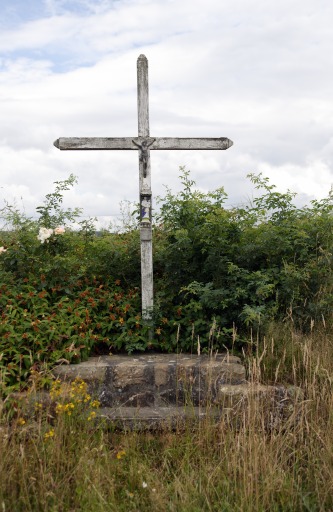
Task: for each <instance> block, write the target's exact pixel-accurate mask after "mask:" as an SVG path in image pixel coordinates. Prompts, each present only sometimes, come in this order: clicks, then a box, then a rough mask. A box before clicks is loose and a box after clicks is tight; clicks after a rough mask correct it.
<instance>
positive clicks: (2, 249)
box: [0, 246, 7, 254]
mask: <svg viewBox="0 0 333 512" xmlns="http://www.w3.org/2000/svg"><path fill="white" fill-rule="evenodd" d="M6 251H7V249H5V248H4V247H3V246H2V247H0V254H1V253H2V252H6Z"/></svg>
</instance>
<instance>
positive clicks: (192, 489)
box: [0, 325, 333, 512]
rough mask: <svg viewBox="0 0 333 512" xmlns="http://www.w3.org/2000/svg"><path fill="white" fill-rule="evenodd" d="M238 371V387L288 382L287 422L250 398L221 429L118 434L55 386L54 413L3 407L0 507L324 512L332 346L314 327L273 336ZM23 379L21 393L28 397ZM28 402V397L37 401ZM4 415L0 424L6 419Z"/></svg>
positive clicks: (332, 404) (82, 400)
mask: <svg viewBox="0 0 333 512" xmlns="http://www.w3.org/2000/svg"><path fill="white" fill-rule="evenodd" d="M277 327H279V328H278V329H277V330H276V331H275V332H271V336H270V338H267V340H266V341H264V340H262V341H261V342H260V341H259V340H258V341H257V349H256V351H255V352H254V353H253V354H252V355H251V354H248V356H247V358H246V360H247V363H248V369H249V380H250V381H251V380H252V381H254V382H255V381H256V380H257V378H259V377H260V380H261V381H265V380H269V381H271V380H273V382H274V381H276V382H281V381H282V380H284V379H285V377H286V376H288V380H289V381H290V382H291V383H292V384H294V385H296V386H300V387H301V389H302V390H303V393H304V398H303V399H301V401H300V402H298V403H297V404H294V408H292V409H291V411H289V413H288V418H286V419H284V420H282V421H278V422H276V421H274V418H279V410H277V409H275V408H274V406H273V407H272V406H268V410H267V407H266V409H265V408H264V407H262V403H261V402H259V401H258V400H257V399H255V398H253V400H250V401H249V403H248V404H247V405H246V407H245V408H244V410H243V412H241V413H240V414H239V415H238V416H237V418H238V419H237V421H235V422H233V421H232V422H231V423H230V417H228V416H223V417H222V419H221V420H220V421H218V422H212V421H211V420H207V421H204V422H203V423H201V424H200V426H199V428H196V429H194V430H193V429H192V427H191V426H190V425H188V426H186V427H185V429H178V430H177V429H176V431H175V432H168V431H165V432H154V433H139V432H138V433H135V432H127V433H120V432H115V431H113V430H112V425H110V424H103V423H100V422H99V423H95V419H94V416H95V411H96V407H97V405H98V404H96V403H94V401H93V400H92V398H91V397H90V396H89V395H88V396H87V392H86V388H85V386H84V383H82V382H80V381H74V382H73V383H72V384H71V386H69V385H68V386H67V388H66V386H65V384H60V383H59V382H57V381H55V382H54V384H53V385H52V388H51V395H52V397H53V399H55V400H56V404H57V405H56V407H53V408H52V407H51V408H50V407H49V408H48V407H45V406H44V407H43V406H42V404H40V403H39V401H38V400H37V402H36V403H35V407H34V409H35V412H34V414H33V411H32V412H31V410H30V412H29V413H28V411H27V409H26V408H25V406H24V402H23V403H21V404H20V402H19V399H18V398H17V400H16V402H15V401H14V402H13V400H12V401H11V407H10V409H9V412H8V413H6V412H4V411H5V410H7V409H6V405H7V401H6V402H5V404H4V411H3V413H2V422H1V424H0V453H1V457H0V482H1V484H0V504H1V506H2V510H4V511H5V512H6V511H11V510H15V511H17V512H21V511H22V512H26V511H31V512H35V511H36V512H37V511H41V510H43V512H55V511H71V510H72V511H74V510H75V512H91V511H94V512H98V511H101V512H102V511H103V512H113V511H116V510H117V511H118V510H119V511H124V512H130V511H133V512H134V511H137V510H140V511H142V512H145V511H147V512H153V511H161V510H163V511H164V510H165V511H179V512H183V511H188V512H193V511H199V510H204V511H216V512H220V511H230V512H231V511H232V512H233V511H235V510H239V511H242V512H243V511H246V512H248V511H253V512H266V511H267V512H268V511H269V512H271V511H276V512H280V511H283V512H285V511H290V512H306V511H310V510H311V511H313V512H326V511H329V510H333V380H332V375H333V357H332V356H333V343H332V334H328V333H327V332H326V331H325V329H324V328H323V325H322V326H314V328H313V330H312V332H311V333H309V334H308V335H306V336H300V335H299V333H296V332H293V331H290V330H289V334H288V332H287V330H284V332H281V329H280V326H277ZM41 378H42V376H41V375H40V374H37V373H36V374H34V380H33V383H32V388H31V393H32V395H33V396H34V392H35V391H34V390H36V389H37V390H38V382H39V380H40V379H41ZM37 397H38V395H37ZM7 414H8V419H7Z"/></svg>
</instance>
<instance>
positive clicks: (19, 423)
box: [17, 418, 26, 426]
mask: <svg viewBox="0 0 333 512" xmlns="http://www.w3.org/2000/svg"><path fill="white" fill-rule="evenodd" d="M25 423H26V422H25V419H24V418H18V420H17V424H18V425H20V426H23V425H25Z"/></svg>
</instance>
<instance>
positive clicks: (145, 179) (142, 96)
mask: <svg viewBox="0 0 333 512" xmlns="http://www.w3.org/2000/svg"><path fill="white" fill-rule="evenodd" d="M137 65H138V69H137V73H138V75H137V76H138V136H139V140H140V145H139V185H140V198H139V199H140V242H141V290H142V315H143V319H144V320H146V321H151V320H152V312H153V246H152V193H151V174H150V150H149V145H150V144H151V142H150V141H149V89H148V60H147V58H146V57H145V56H144V55H140V57H139V58H138V64H137Z"/></svg>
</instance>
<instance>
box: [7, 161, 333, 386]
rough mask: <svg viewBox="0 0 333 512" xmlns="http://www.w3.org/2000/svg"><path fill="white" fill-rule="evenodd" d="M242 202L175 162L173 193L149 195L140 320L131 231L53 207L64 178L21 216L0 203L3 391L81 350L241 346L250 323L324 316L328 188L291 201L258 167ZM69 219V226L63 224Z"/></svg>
mask: <svg viewBox="0 0 333 512" xmlns="http://www.w3.org/2000/svg"><path fill="white" fill-rule="evenodd" d="M249 178H250V179H251V181H252V182H253V184H254V186H255V187H256V188H257V189H258V190H259V191H260V195H259V197H257V198H256V199H254V200H253V202H252V204H250V205H247V206H246V207H234V208H228V207H226V205H225V202H226V199H227V194H226V192H225V191H224V189H223V188H220V189H217V190H215V191H213V192H209V193H203V192H199V191H197V190H196V189H195V183H194V182H193V180H192V179H191V178H190V173H189V171H187V170H186V169H185V168H181V176H180V179H181V183H182V190H181V191H180V192H179V193H177V194H173V193H172V191H171V190H170V189H166V194H165V197H162V198H159V204H160V209H159V213H158V214H157V216H156V223H155V226H154V233H153V236H154V240H153V243H154V245H153V247H154V286H155V311H154V327H153V336H152V329H151V327H149V326H147V325H145V324H144V323H143V321H142V319H141V312H140V309H141V306H140V246H139V230H138V228H137V227H135V226H134V227H133V224H132V223H130V224H129V225H128V227H127V229H126V230H123V231H122V232H112V230H105V231H103V232H98V233H96V231H95V229H94V224H93V220H92V219H91V220H89V221H83V222H79V218H80V214H81V211H80V210H79V209H74V210H72V209H64V208H63V195H64V192H65V191H66V190H68V189H69V188H70V187H72V186H73V185H74V184H75V182H76V178H75V177H74V176H73V175H71V176H70V177H69V178H68V179H67V180H65V181H63V182H56V183H55V190H54V192H52V193H50V194H48V195H47V196H46V198H45V201H44V204H43V205H42V206H40V207H38V208H37V212H38V214H39V218H38V220H32V219H30V218H28V217H26V216H25V215H24V214H22V213H21V212H20V211H19V210H18V209H17V208H15V207H13V206H11V205H8V204H7V205H5V207H4V208H3V209H2V211H1V214H2V219H3V224H4V225H3V230H2V231H1V241H0V243H1V246H2V247H0V253H1V254H0V278H1V282H0V314H1V322H0V371H1V380H2V382H3V383H4V384H5V385H6V387H7V389H11V388H13V387H14V388H17V387H19V386H20V385H21V383H22V382H24V381H26V380H27V379H28V378H29V375H30V374H31V371H32V370H33V371H36V370H38V371H40V370H41V369H43V368H46V367H48V366H49V365H53V364H57V363H58V362H63V361H64V360H66V361H68V362H74V361H80V360H82V359H83V358H86V357H88V355H91V354H96V353H97V354H98V353H108V352H110V351H111V352H112V351H126V352H132V351H137V350H147V349H155V350H162V351H174V350H178V351H179V350H182V351H192V350H196V347H197V344H198V341H199V343H200V346H201V349H202V350H211V349H217V350H218V349H223V348H225V347H227V348H230V347H231V346H232V347H233V348H235V347H236V348H239V349H240V348H241V347H242V340H243V339H245V338H244V335H245V334H246V333H247V331H248V330H249V329H251V328H253V327H258V326H260V329H261V330H262V332H265V328H266V326H267V325H269V323H270V322H271V321H272V320H286V319H287V320H289V321H292V322H293V324H294V327H295V326H296V328H298V329H301V330H306V329H308V328H309V327H310V325H311V322H313V321H316V320H317V319H321V321H326V322H328V321H329V320H330V316H331V310H332V302H333V294H332V291H333V290H332V289H333V274H332V246H333V243H332V242H333V230H332V228H333V217H332V209H333V194H332V193H330V194H329V195H328V197H327V198H325V199H323V200H321V201H312V202H311V203H310V206H305V207H303V208H299V207H296V205H295V203H294V197H295V194H293V193H291V192H290V191H287V192H286V193H280V192H277V191H276V188H275V187H274V185H271V184H270V183H269V181H268V179H267V178H264V177H263V176H262V175H261V174H259V175H254V174H251V175H249ZM73 223H75V229H74V228H73V227H71V226H73Z"/></svg>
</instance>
